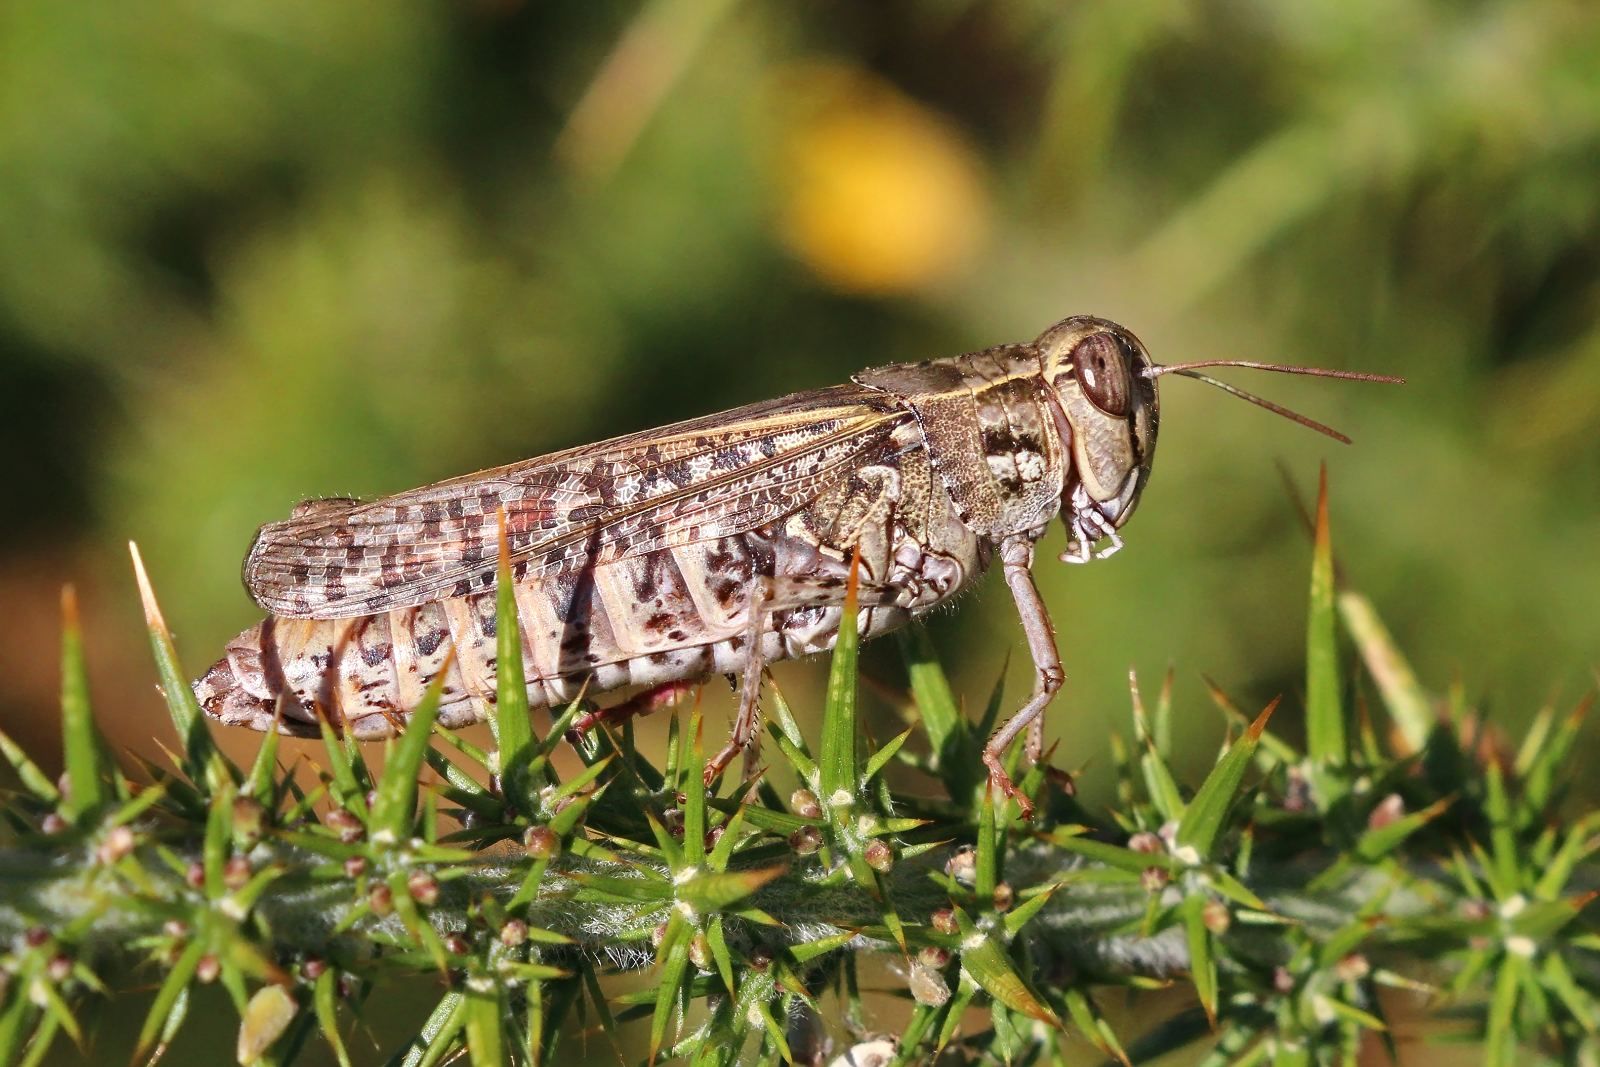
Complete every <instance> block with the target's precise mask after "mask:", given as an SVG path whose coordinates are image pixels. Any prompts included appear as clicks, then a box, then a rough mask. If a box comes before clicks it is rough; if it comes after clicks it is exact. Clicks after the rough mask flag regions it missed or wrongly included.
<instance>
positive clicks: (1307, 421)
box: [1144, 359, 1406, 444]
mask: <svg viewBox="0 0 1600 1067" xmlns="http://www.w3.org/2000/svg"><path fill="white" fill-rule="evenodd" d="M1202 367H1244V368H1245V369H1247V370H1264V371H1272V372H1273V373H1275V374H1302V375H1305V376H1307V377H1310V378H1339V379H1341V380H1343V381H1349V382H1382V383H1384V384H1387V385H1404V384H1405V381H1406V380H1405V379H1404V378H1396V377H1394V376H1392V375H1388V374H1368V373H1366V372H1364V371H1353V370H1329V369H1328V368H1326V367H1294V366H1286V365H1284V364H1281V363H1259V362H1257V361H1255V360H1252V359H1200V360H1195V361H1194V362H1192V363H1170V364H1167V365H1166V366H1162V365H1160V364H1156V365H1154V366H1151V367H1148V368H1146V369H1145V371H1144V376H1145V377H1146V378H1150V379H1152V380H1154V379H1156V378H1159V377H1161V376H1162V375H1163V374H1179V375H1182V376H1183V377H1185V378H1193V379H1194V380H1195V381H1197V382H1205V383H1206V384H1207V385H1211V386H1215V387H1216V388H1218V389H1221V390H1222V391H1223V392H1224V393H1228V394H1230V395H1232V396H1236V397H1238V398H1239V399H1240V400H1247V401H1249V402H1250V403H1252V404H1254V405H1256V406H1257V407H1260V408H1266V409H1267V410H1268V411H1270V412H1272V413H1273V414H1275V415H1282V416H1283V417H1284V418H1286V419H1288V420H1289V421H1290V422H1297V423H1299V424H1300V425H1301V426H1304V427H1306V428H1307V429H1310V430H1315V431H1317V432H1318V433H1320V434H1326V435H1327V436H1329V437H1331V438H1333V439H1334V440H1335V441H1339V442H1342V443H1343V444H1349V443H1350V438H1348V437H1346V436H1345V435H1344V434H1342V433H1340V432H1339V431H1338V430H1335V429H1334V428H1333V427H1332V426H1327V425H1324V424H1323V423H1320V422H1318V421H1317V420H1316V419H1313V418H1309V417H1307V416H1305V415H1302V414H1300V413H1299V412H1298V411H1292V410H1290V409H1289V408H1286V407H1284V406H1282V405H1281V404H1274V403H1273V402H1272V401H1270V400H1266V399H1264V398H1262V397H1259V396H1256V395H1255V394H1254V393H1249V392H1246V391H1245V390H1243V389H1240V388H1239V387H1238V386H1236V385H1229V384H1228V383H1227V382H1224V381H1221V380H1220V379H1217V378H1213V377H1211V375H1209V374H1201V373H1200V370H1201V368H1202Z"/></svg>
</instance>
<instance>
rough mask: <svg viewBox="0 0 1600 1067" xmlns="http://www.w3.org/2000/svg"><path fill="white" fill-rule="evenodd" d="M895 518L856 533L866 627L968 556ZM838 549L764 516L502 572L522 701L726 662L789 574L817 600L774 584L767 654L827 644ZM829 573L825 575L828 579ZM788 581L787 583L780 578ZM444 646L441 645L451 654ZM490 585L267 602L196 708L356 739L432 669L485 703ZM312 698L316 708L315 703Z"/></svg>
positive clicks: (473, 717) (457, 711)
mask: <svg viewBox="0 0 1600 1067" xmlns="http://www.w3.org/2000/svg"><path fill="white" fill-rule="evenodd" d="M929 532H930V531H929V530H928V529H927V528H923V529H920V530H918V531H917V533H918V536H917V537H912V536H910V535H908V534H906V533H905V532H904V531H903V530H900V529H899V528H898V527H894V526H888V527H885V528H882V529H873V530H870V531H868V532H867V533H866V535H865V536H863V537H862V538H861V543H862V554H863V572H864V573H863V575H862V578H863V582H864V583H866V585H867V587H868V588H869V589H870V590H871V592H870V593H869V595H868V596H866V597H865V598H864V599H863V608H862V611H861V615H860V617H859V619H858V627H859V628H860V630H861V632H862V635H863V636H864V637H871V636H876V635H877V634H880V633H884V632H887V631H888V630H891V629H894V628H895V627H897V626H900V625H903V624H904V623H905V622H906V621H908V620H909V619H910V618H912V617H914V616H915V615H917V614H920V613H921V612H923V611H926V610H928V609H929V608H931V607H933V606H934V605H936V604H938V603H940V602H942V601H943V600H945V599H948V598H949V597H950V596H953V595H954V594H955V593H956V592H958V591H959V590H960V589H961V588H963V587H965V586H966V585H967V584H968V583H969V582H970V580H971V579H972V578H973V577H974V576H975V575H976V574H977V572H978V570H979V569H980V568H981V561H980V554H979V551H978V547H977V543H976V541H975V540H974V539H973V538H972V537H971V535H970V534H967V533H966V531H965V529H964V527H951V526H945V528H944V529H943V530H942V531H941V534H940V536H938V537H936V538H934V541H935V543H934V544H933V545H931V546H930V545H929V544H926V543H924V542H925V541H926V540H927V539H928V533H929ZM848 571H849V563H848V556H847V555H846V554H844V553H843V552H840V551H837V550H830V549H828V548H826V547H822V546H819V545H817V544H815V543H813V542H811V541H808V540H806V539H804V538H802V537H798V536H795V535H793V534H792V533H790V532H788V528H787V527H784V528H779V527H776V526H769V527H763V528H760V529H757V530H753V531H751V532H749V533H745V534H740V535H737V536H733V537H726V538H722V539H719V540H715V541H709V542H705V543H702V544H694V545H687V546H682V547H677V548H672V549H663V550H661V551H658V552H651V553H646V554H643V555H640V556H638V557H634V558H630V559H624V560H619V561H617V562H614V563H609V564H606V565H604V566H600V567H597V568H592V569H589V570H586V571H583V572H579V573H577V574H573V575H562V576H556V577H544V578H537V579H528V580H522V581H518V582H516V583H515V586H514V588H515V591H516V599H517V611H518V616H519V622H520V626H521V630H522V634H521V637H522V642H521V643H522V654H523V662H524V669H525V672H526V676H527V680H528V697H529V703H530V704H531V705H532V706H533V707H547V706H551V705H555V704H562V703H565V702H567V701H569V700H571V699H573V698H574V697H575V696H576V695H577V694H578V692H579V691H580V689H583V687H584V685H585V682H587V683H588V688H587V692H588V694H590V695H597V694H600V693H604V692H607V691H610V690H614V689H621V688H624V687H628V686H638V685H656V684H660V683H662V682H670V681H679V680H685V679H693V678H698V677H702V676H704V675H708V674H716V673H730V674H731V673H738V672H739V671H741V670H743V669H744V667H745V665H746V663H747V662H748V660H749V654H750V649H749V641H750V638H751V634H752V627H751V623H750V612H751V609H752V595H751V590H752V589H753V588H755V587H757V586H758V584H759V583H760V582H761V580H762V579H770V580H771V581H770V585H769V586H768V587H769V588H774V589H777V590H780V591H781V590H782V589H784V588H785V585H786V580H787V579H791V578H801V579H804V580H805V581H806V583H807V586H808V588H809V587H812V586H814V587H815V589H816V590H817V591H819V592H818V597H817V598H816V599H817V601H818V602H807V603H802V604H799V605H798V606H791V605H788V604H785V603H783V602H782V601H781V600H780V603H779V605H778V606H777V609H776V610H773V611H771V612H770V614H769V613H767V612H765V611H761V612H758V614H759V615H762V616H763V617H764V620H763V626H762V627H761V630H760V635H759V638H758V639H759V640H760V641H761V643H762V658H763V660H765V661H773V660H781V659H790V658H795V657H798V656H804V655H809V654H811V653H814V652H822V651H825V650H827V649H829V648H832V647H833V644H834V641H835V639H836V638H837V635H838V624H839V617H840V613H841V609H840V607H839V606H838V604H837V602H836V601H837V594H836V593H835V594H833V597H832V599H833V600H834V601H835V602H833V603H827V602H821V601H823V600H825V599H826V597H824V596H822V593H826V592H827V591H828V590H830V589H831V590H839V589H842V585H843V582H842V579H844V578H847V577H848ZM835 579H838V580H839V581H838V582H837V584H833V585H830V584H829V583H830V582H833V581H834V580H835ZM788 584H797V583H788ZM452 648H453V649H454V652H455V654H454V656H453V657H452V656H451V655H450V651H451V649H452ZM496 650H497V641H496V636H495V592H494V590H492V589H490V590H486V591H484V592H482V593H476V594H472V595H469V596H465V597H454V598H450V599H447V600H441V601H437V602H434V603H431V604H425V605H422V606H420V607H412V608H405V609H400V610H396V611H390V612H387V613H385V614H381V615H370V616H365V617H362V618H355V619H286V618H268V619H266V620H264V621H262V622H261V623H258V624H257V625H255V626H253V627H251V628H250V629H248V630H246V631H245V632H244V633H242V634H240V635H239V636H238V637H236V638H235V639H234V640H233V641H232V642H230V643H229V645H228V649H227V655H226V656H225V657H224V658H223V659H221V660H219V661H218V662H217V663H216V664H214V665H213V666H212V667H211V669H210V670H209V671H207V672H206V674H205V676H204V677H202V678H201V679H200V680H199V681H198V682H196V683H195V693H196V695H197V696H198V697H199V699H200V703H201V706H202V707H203V708H204V709H205V711H206V712H207V714H209V715H211V716H212V717H214V718H217V719H220V720H221V721H223V722H225V723H230V724H234V725H241V726H248V727H251V728H253V729H257V730H265V729H267V728H269V727H270V726H271V724H272V721H273V717H274V713H275V709H276V708H277V707H278V705H279V703H280V698H281V704H282V709H283V719H282V724H281V729H283V731H284V732H285V733H291V734H301V735H314V734H316V733H317V732H318V727H317V722H318V716H319V714H322V715H326V716H327V717H328V718H329V720H330V721H331V722H332V723H333V724H334V725H335V726H336V727H342V728H345V729H348V730H349V731H350V732H351V733H352V734H353V735H354V736H356V737H358V738H362V739H379V738H383V737H388V736H392V735H393V734H395V733H396V732H398V731H399V730H400V729H401V728H403V727H404V724H405V722H406V720H407V718H408V717H409V715H410V713H411V710H412V709H414V708H415V707H416V706H417V704H418V702H419V701H420V700H421V699H422V696H423V693H424V692H425V691H426V689H427V687H428V685H429V684H430V683H432V682H433V680H434V679H435V678H436V677H437V676H438V675H439V674H440V673H441V672H443V673H444V676H445V677H444V688H443V702H442V703H441V705H440V709H439V721H440V722H441V724H443V725H445V726H451V727H454V726H463V725H467V724H469V723H472V722H476V721H479V720H480V719H482V718H484V717H485V716H486V715H487V714H488V712H489V709H490V708H492V706H493V703H494V699H495V655H496ZM319 709H320V710H319Z"/></svg>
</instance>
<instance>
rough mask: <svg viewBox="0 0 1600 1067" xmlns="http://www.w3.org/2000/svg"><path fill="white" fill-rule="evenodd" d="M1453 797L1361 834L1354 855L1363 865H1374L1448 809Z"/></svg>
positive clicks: (1453, 800)
mask: <svg viewBox="0 0 1600 1067" xmlns="http://www.w3.org/2000/svg"><path fill="white" fill-rule="evenodd" d="M1453 803H1455V798H1454V797H1445V798H1444V799H1442V800H1437V801H1435V802H1434V803H1432V804H1429V805H1428V806H1427V807H1425V808H1423V809H1422V810H1421V811H1414V812H1412V813H1411V814H1409V815H1406V816H1403V817H1401V818H1399V819H1396V820H1395V821H1394V822H1392V823H1389V824H1388V825H1387V826H1379V827H1375V828H1373V829H1370V830H1367V831H1365V832H1364V833H1362V835H1361V838H1360V840H1358V841H1357V842H1356V847H1355V855H1356V856H1357V857H1358V858H1359V859H1360V860H1362V861H1363V862H1365V863H1376V862H1377V861H1378V860H1380V859H1382V858H1383V857H1384V856H1387V855H1388V854H1389V853H1391V852H1393V851H1394V850H1395V849H1397V848H1399V847H1400V846H1401V845H1402V844H1403V843H1404V842H1405V840H1406V838H1408V837H1410V836H1411V835H1412V834H1414V833H1416V832H1417V831H1418V830H1420V829H1422V828H1423V827H1424V826H1426V825H1428V824H1429V823H1430V822H1432V821H1433V820H1435V819H1437V818H1438V817H1439V816H1441V815H1443V814H1444V813H1445V812H1446V811H1448V810H1449V809H1450V805H1451V804H1453Z"/></svg>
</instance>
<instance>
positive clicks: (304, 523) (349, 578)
mask: <svg viewBox="0 0 1600 1067" xmlns="http://www.w3.org/2000/svg"><path fill="white" fill-rule="evenodd" d="M909 418H911V415H910V414H909V412H907V411H906V410H905V409H904V408H901V407H899V406H898V405H896V404H895V403H894V402H893V401H892V400H891V399H890V398H888V397H886V396H885V395H884V394H882V393H879V392H874V391H870V390H866V389H863V388H860V387H857V386H838V387H834V388H830V389H822V390H816V391H814V392H809V393H796V394H794V395H793V396H789V397H784V398H783V399H781V400H774V401H769V402H766V403H762V404H755V405H751V406H749V407H745V408H738V409H735V410H733V411H729V412H725V413H723V414H721V415H711V416H707V417H705V418H702V419H695V420H692V421H690V422H684V423H679V424H677V425H674V426H668V427H664V428H662V429H659V430H648V431H645V432H643V433H637V434H632V435H630V436H628V437H620V438H617V439H615V440H612V441H606V442H602V443H600V444H597V445H588V446H585V447H582V448H575V449H569V450H568V451H565V452H559V453H556V454H554V455H550V456H541V457H538V458H536V459H530V460H524V461H522V462H520V463H513V464H511V465H509V466H505V467H498V468H495V469H494V470H487V471H482V472H480V473H478V474H471V475H467V476H465V477H461V478H454V479H451V480H450V481H447V482H440V483H438V484H436V485H430V486H425V487H424V488H421V489H414V490H411V491H410V492H406V493H401V494H399V495H397V496H392V497H386V498H384V499H382V500H374V501H371V502H367V503H362V502H359V501H354V500H324V501H315V502H312V503H310V504H307V505H302V506H301V507H300V508H297V509H296V511H295V514H294V516H293V517H291V518H289V519H287V520H285V521H283V522H275V523H270V524H268V525H267V526H264V527H262V528H261V532H260V533H259V534H258V535H257V537H256V542H255V544H254V545H253V546H252V547H251V549H250V555H249V557H248V558H247V559H246V561H245V584H246V586H247V587H248V588H249V591H250V595H251V596H252V597H254V598H255V600H256V602H257V603H259V604H260V605H261V606H262V607H263V608H265V609H266V610H267V611H269V612H271V613H272V614H274V615H280V616H289V617H299V618H347V617H351V616H358V615H371V614H375V613H377V612H381V611H387V610H390V609H393V608H403V607H411V606H415V605H418V604H425V603H428V602H430V601H434V600H439V599H441V598H443V597H449V596H460V595H464V594H466V593H469V592H472V591H474V590H479V589H484V588H487V587H489V586H491V585H492V584H493V583H494V573H495V567H496V561H497V551H496V532H495V529H496V527H495V515H496V512H497V510H498V509H500V508H504V509H505V512H506V528H507V535H508V540H509V542H510V548H511V559H512V563H513V566H514V568H515V573H516V575H517V576H518V577H519V578H522V577H529V576H532V577H537V576H544V575H553V574H560V573H568V572H572V571H576V570H579V569H581V568H583V567H585V566H595V565H599V564H603V563H607V562H611V561H613V560H617V559H622V558H624V557H627V556H631V555H636V554H639V553H643V552H652V551H655V550H657V549H661V548H667V547H672V546H676V545H683V544H691V543H693V542H696V541H703V540H708V539H712V538H718V537H728V536H731V535H733V534H737V533H742V532H744V531H746V530H750V529H753V528H755V527H757V526H761V525H763V524H765V523H769V522H772V521H774V520H776V519H780V518H782V517H783V516H785V515H787V514H789V513H791V512H794V511H796V510H798V509H799V508H800V507H803V506H804V505H805V504H806V502H807V501H809V500H811V499H812V498H814V497H815V496H816V495H817V493H819V492H820V491H821V490H822V489H823V488H825V487H826V486H828V485H830V484H832V483H833V482H834V481H836V480H837V479H838V478H841V477H844V476H845V475H847V474H848V473H849V471H850V470H851V469H852V468H853V467H854V466H856V465H857V464H859V463H860V462H861V460H862V458H863V457H865V456H867V455H869V454H870V453H871V452H872V451H873V450H874V448H876V447H880V446H882V445H883V443H884V441H885V439H886V437H887V436H888V435H889V434H890V433H892V432H893V430H894V428H895V426H896V425H898V424H899V422H900V421H902V420H904V419H909Z"/></svg>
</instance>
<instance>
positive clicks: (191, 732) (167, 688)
mask: <svg viewBox="0 0 1600 1067" xmlns="http://www.w3.org/2000/svg"><path fill="white" fill-rule="evenodd" d="M128 552H129V553H130V554H131V555H132V556H133V576H134V580H135V581H136V582H138V585H139V597H140V599H141V600H143V602H144V618H145V624H146V626H147V627H148V628H149V630H150V649H151V651H152V652H153V653H154V655H155V660H156V673H157V675H158V677H159V678H160V679H161V695H162V696H163V697H165V698H166V703H167V714H169V715H170V716H171V717H172V725H173V726H174V727H175V728H176V729H177V731H178V737H179V738H181V739H182V741H183V751H184V753H185V755H186V756H187V759H186V760H185V763H184V769H185V771H186V772H187V773H188V775H189V777H190V778H191V779H192V780H193V781H194V782H196V783H200V782H204V783H206V784H208V785H210V786H211V787H212V788H215V787H216V786H218V785H220V784H221V783H222V782H223V781H224V780H227V779H228V778H229V777H230V773H229V771H228V767H227V765H226V763H225V762H224V761H223V759H222V756H221V754H220V753H219V752H217V750H216V746H215V745H214V744H213V743H212V740H211V732H210V731H209V730H207V729H206V717H205V713H204V712H202V711H201V710H200V702H199V701H198V700H196V699H195V695H194V690H192V689H190V688H189V681H188V677H189V676H188V675H187V674H186V673H185V672H184V670H183V666H182V664H180V663H179V662H178V650H177V648H175V647H174V646H173V644H172V632H171V631H170V630H168V629H167V620H166V619H165V618H164V617H163V616H162V614H161V605H159V604H158V603H156V594H155V590H154V589H152V588H151V586H150V577H149V575H147V574H146V573H145V569H144V560H143V559H141V558H140V556H139V546H138V545H136V544H134V543H133V542H132V541H129V542H128Z"/></svg>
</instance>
